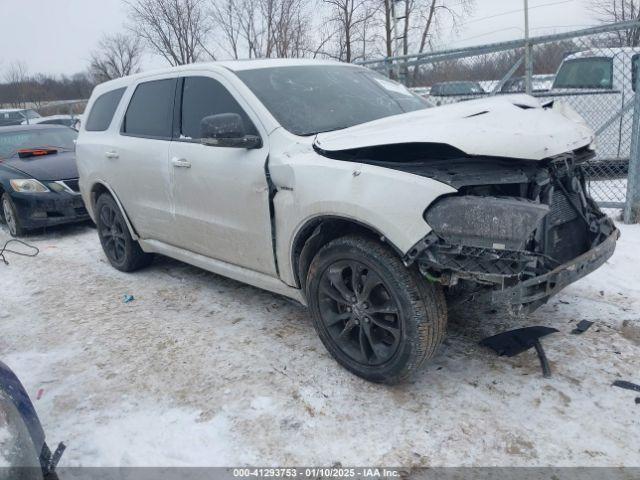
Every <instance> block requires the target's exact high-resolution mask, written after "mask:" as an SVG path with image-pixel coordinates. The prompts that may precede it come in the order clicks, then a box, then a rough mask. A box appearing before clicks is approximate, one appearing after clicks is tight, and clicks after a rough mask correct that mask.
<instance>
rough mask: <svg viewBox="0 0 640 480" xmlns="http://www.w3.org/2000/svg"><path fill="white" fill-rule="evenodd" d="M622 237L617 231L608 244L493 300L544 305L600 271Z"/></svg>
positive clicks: (500, 293)
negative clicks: (595, 271) (577, 282)
mask: <svg viewBox="0 0 640 480" xmlns="http://www.w3.org/2000/svg"><path fill="white" fill-rule="evenodd" d="M619 237H620V231H619V230H618V229H615V230H614V231H613V232H612V233H611V234H610V235H609V237H607V238H606V239H605V241H604V242H602V243H601V244H599V245H597V246H596V247H594V248H592V249H591V250H589V251H588V252H586V253H583V254H582V255H580V256H579V257H578V258H576V259H574V260H571V261H569V262H567V263H564V264H562V265H560V266H559V267H557V268H555V269H554V270H552V271H550V272H549V273H545V274H543V275H539V276H537V277H534V278H530V279H528V280H524V281H522V282H520V283H517V284H516V285H515V286H513V287H510V288H506V289H503V290H496V291H494V292H493V301H494V302H496V303H510V304H522V305H528V306H529V307H530V308H531V307H537V306H539V305H542V304H543V303H544V302H545V301H546V300H547V299H548V298H550V297H551V296H553V295H555V294H556V293H558V292H559V291H560V290H562V289H563V288H565V287H566V286H567V285H569V284H571V283H573V282H575V281H577V280H580V279H581V278H582V277H585V276H586V275H588V274H589V273H591V272H593V271H594V270H597V269H598V268H600V267H601V266H602V265H603V264H604V263H605V262H606V261H607V260H608V259H609V258H610V257H611V255H613V252H614V251H615V249H616V242H617V240H618V238H619Z"/></svg>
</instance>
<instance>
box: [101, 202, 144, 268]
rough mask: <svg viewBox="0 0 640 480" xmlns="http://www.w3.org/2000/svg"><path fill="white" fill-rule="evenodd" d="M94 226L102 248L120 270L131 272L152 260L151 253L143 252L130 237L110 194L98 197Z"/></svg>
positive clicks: (112, 263) (111, 262) (110, 261)
mask: <svg viewBox="0 0 640 480" xmlns="http://www.w3.org/2000/svg"><path fill="white" fill-rule="evenodd" d="M96 226H97V228H98V237H99V238H100V244H101V245H102V250H103V251H104V254H105V255H106V257H107V259H108V260H109V263H110V264H111V265H112V266H113V267H114V268H116V269H118V270H120V271H121V272H133V271H135V270H139V269H141V268H143V267H146V266H147V265H149V264H150V263H151V262H152V260H153V255H152V254H150V253H145V252H143V251H142V249H141V248H140V245H138V242H136V241H135V240H134V239H133V237H131V234H130V233H129V228H128V227H127V223H126V221H125V219H124V216H123V215H122V212H121V211H120V208H119V207H118V205H117V204H116V202H115V200H114V199H113V197H112V196H111V195H108V194H103V195H100V197H98V201H97V202H96Z"/></svg>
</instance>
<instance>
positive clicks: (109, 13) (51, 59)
mask: <svg viewBox="0 0 640 480" xmlns="http://www.w3.org/2000/svg"><path fill="white" fill-rule="evenodd" d="M603 1H604V0H603ZM560 2H562V3H560ZM589 3H590V0H564V1H563V0H529V6H530V9H531V10H530V12H531V14H530V22H531V29H532V35H542V34H546V33H553V32H564V31H567V30H571V29H575V28H582V27H586V26H589V25H593V24H595V23H596V19H595V18H594V16H593V14H592V13H591V12H590V11H589V9H588V8H587V6H588V4H589ZM550 4H552V5H550ZM522 5H523V0H476V7H475V10H474V12H473V14H472V16H471V17H469V18H467V19H466V20H465V23H464V25H462V26H461V28H460V32H458V33H457V34H454V35H452V36H451V37H450V38H449V37H447V38H446V40H445V42H446V45H451V46H452V47H460V46H466V45H476V44H482V43H489V42H495V41H502V40H510V39H514V38H518V37H521V36H522V35H523V34H524V33H523V23H524V21H523V13H522V10H521V9H522ZM0 8H1V10H0V11H1V13H2V19H3V22H2V28H0V71H1V70H2V66H3V65H7V64H9V63H11V62H12V61H15V60H22V61H24V62H25V63H26V64H27V66H28V68H29V71H30V72H31V73H35V72H45V73H53V74H61V73H65V74H73V73H75V72H79V71H82V70H84V69H86V67H87V63H88V58H89V52H90V50H91V49H92V48H94V46H95V45H96V43H97V41H98V39H99V38H100V36H101V35H102V34H103V33H104V32H114V31H120V30H122V29H123V24H124V23H125V22H126V8H125V5H124V2H123V0H0ZM514 10H517V11H515V12H514ZM505 12H511V13H505ZM487 17H492V18H487ZM163 65H164V62H163V60H161V59H159V58H147V59H146V60H145V65H144V66H145V68H152V67H161V66H163Z"/></svg>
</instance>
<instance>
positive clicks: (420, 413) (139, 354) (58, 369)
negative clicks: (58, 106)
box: [0, 225, 640, 466]
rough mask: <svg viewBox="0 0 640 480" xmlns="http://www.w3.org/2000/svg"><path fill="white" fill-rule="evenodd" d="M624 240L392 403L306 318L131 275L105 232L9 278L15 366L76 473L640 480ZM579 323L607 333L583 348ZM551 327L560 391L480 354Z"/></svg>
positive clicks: (630, 254)
mask: <svg viewBox="0 0 640 480" xmlns="http://www.w3.org/2000/svg"><path fill="white" fill-rule="evenodd" d="M622 233H623V236H622V238H621V240H620V243H619V247H618V250H617V252H616V254H615V255H614V257H613V258H612V259H611V260H610V261H609V262H608V264H607V265H605V266H604V267H603V268H601V269H600V270H599V271H598V272H596V273H594V274H592V275H591V276H589V277H587V278H586V279H583V280H582V281H580V282H578V283H577V284H574V285H573V286H571V287H569V288H568V289H566V290H565V292H563V293H562V294H561V295H559V296H557V297H556V298H555V299H553V300H552V301H551V302H550V304H548V305H547V306H545V307H543V308H542V309H540V310H538V311H537V312H536V313H535V314H534V315H532V316H531V317H529V318H520V319H515V320H513V319H509V318H508V317H506V316H505V315H502V314H500V313H491V312H490V311H489V308H488V307H487V308H481V309H476V310H475V311H473V312H452V313H451V315H450V316H451V318H450V326H449V335H448V339H447V342H446V344H445V345H443V347H442V348H441V349H440V352H439V353H438V355H437V356H436V357H435V358H434V359H433V360H432V361H431V362H430V363H429V364H428V365H427V366H426V367H425V368H424V370H423V371H422V374H421V375H420V376H419V378H418V379H417V380H416V381H415V383H412V384H408V385H403V386H399V387H385V386H380V385H375V384H370V383H367V382H365V381H363V380H360V379H359V378H357V377H354V376H353V375H351V374H349V373H347V372H346V371H345V370H343V369H342V368H340V367H339V366H338V365H337V364H336V363H335V362H334V361H333V360H332V359H331V358H330V357H329V355H328V354H327V353H326V352H325V350H324V348H323V346H322V345H321V343H320V341H319V340H318V338H317V337H316V335H315V333H314V331H313V328H312V326H311V323H310V320H309V318H308V315H307V312H306V311H305V309H304V308H302V307H300V306H297V305H294V304H291V303H289V302H288V301H287V300H285V299H283V298H281V297H278V296H275V295H272V294H270V293H266V292H263V291H260V290H257V289H255V288H252V287H249V286H245V285H242V284H239V283H237V282H234V281H231V280H228V279H225V278H222V277H219V276H216V275H213V274H209V273H206V272H204V271H202V270H199V269H197V268H193V267H190V266H188V265H185V264H181V263H178V262H175V261H172V260H168V259H165V258H160V259H157V260H156V261H155V263H154V264H153V265H152V266H151V267H150V268H148V269H146V270H144V271H141V272H138V273H135V274H123V273H119V272H117V271H115V270H114V269H113V268H111V267H110V266H109V265H108V264H107V262H106V260H105V258H104V256H103V255H102V252H101V250H100V245H99V243H98V240H97V236H96V232H95V230H94V229H92V228H90V227H88V226H84V225H83V226H75V227H65V228H60V229H55V230H51V231H49V232H47V233H39V234H35V235H32V236H31V237H29V238H28V239H27V240H28V241H29V242H31V243H33V244H35V245H37V246H38V247H39V248H40V249H41V253H40V255H39V256H38V257H37V258H22V257H15V256H9V257H8V259H9V261H10V265H9V266H5V265H2V264H0V359H2V360H3V361H4V362H6V363H7V364H8V365H9V366H10V367H12V368H13V369H14V370H15V371H16V373H17V374H18V376H19V377H20V378H21V379H22V381H23V383H24V384H25V386H26V388H27V389H28V391H29V393H30V395H31V396H32V398H33V399H34V403H35V406H36V409H37V410H38V412H39V414H40V417H41V419H42V421H43V424H44V427H45V431H46V432H47V436H48V439H49V442H50V444H56V443H57V442H58V441H64V442H65V443H67V445H68V449H67V451H66V453H65V455H64V456H63V460H62V465H63V466H74V465H91V466H106V465H109V466H113V465H122V466H131V465H136V466H143V465H144V466H146V465H163V466H169V465H180V466H182V465H225V466H229V465H240V464H258V465H263V466H264V465H279V466H283V465H332V464H334V463H336V462H341V464H342V465H371V464H377V465H403V466H440V465H585V466H588V465H626V466H640V441H638V439H639V437H640V405H636V404H635V403H634V399H635V397H637V396H640V394H636V393H634V392H631V391H628V390H622V389H619V388H614V387H611V383H612V382H613V381H614V380H616V379H623V380H629V381H633V382H636V383H640V336H639V335H638V328H640V273H639V270H640V226H623V227H622ZM7 238H8V235H7V233H6V231H4V230H2V229H0V245H2V244H3V243H4V241H5V240H6V239H7ZM125 295H133V296H134V297H135V300H134V301H132V302H130V303H124V302H123V297H124V296H125ZM582 319H587V320H592V321H595V322H596V325H594V326H593V327H592V328H591V329H590V330H589V331H587V332H586V333H584V334H583V335H572V334H570V331H571V330H572V329H573V328H574V326H575V324H576V323H577V322H578V321H580V320H582ZM536 324H539V325H548V326H552V327H555V328H557V329H558V330H560V333H557V334H554V335H552V336H550V337H547V338H546V339H544V340H543V344H544V345H545V349H546V351H547V355H548V356H549V359H550V361H551V365H552V369H553V378H551V379H544V378H542V376H541V373H540V367H539V363H538V361H537V358H536V357H535V354H534V353H533V352H527V353H525V354H523V355H521V356H519V357H515V358H511V359H509V358H504V357H503V358H498V357H496V356H495V355H494V354H493V353H492V352H491V351H488V350H486V349H484V348H482V347H479V346H478V341H479V340H480V339H482V338H484V337H486V336H489V335H492V334H495V333H498V332H500V331H503V330H505V329H509V328H514V327H516V326H525V325H536ZM40 389H42V391H41V392H40V393H41V396H40V399H39V400H36V397H37V396H38V395H37V393H38V391H39V390H40Z"/></svg>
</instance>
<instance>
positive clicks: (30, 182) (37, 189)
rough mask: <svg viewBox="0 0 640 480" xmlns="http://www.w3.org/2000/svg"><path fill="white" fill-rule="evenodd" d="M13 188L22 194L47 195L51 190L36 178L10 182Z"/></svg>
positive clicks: (18, 179)
mask: <svg viewBox="0 0 640 480" xmlns="http://www.w3.org/2000/svg"><path fill="white" fill-rule="evenodd" d="M9 183H10V184H11V188H13V189H14V190H15V191H16V192H20V193H45V192H48V191H49V189H48V188H47V187H45V186H44V185H43V184H42V183H40V182H39V181H38V180H36V179H35V178H17V179H15V180H9Z"/></svg>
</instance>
